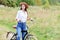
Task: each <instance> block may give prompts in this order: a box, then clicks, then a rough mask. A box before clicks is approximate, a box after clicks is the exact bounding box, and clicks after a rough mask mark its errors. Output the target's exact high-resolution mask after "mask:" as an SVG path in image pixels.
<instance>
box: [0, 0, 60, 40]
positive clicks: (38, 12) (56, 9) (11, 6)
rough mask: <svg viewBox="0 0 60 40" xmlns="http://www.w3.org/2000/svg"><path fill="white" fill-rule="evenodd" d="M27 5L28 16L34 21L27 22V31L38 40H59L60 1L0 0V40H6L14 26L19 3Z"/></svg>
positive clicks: (13, 30)
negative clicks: (7, 34)
mask: <svg viewBox="0 0 60 40" xmlns="http://www.w3.org/2000/svg"><path fill="white" fill-rule="evenodd" d="M20 2H26V3H28V4H29V8H28V15H29V17H31V18H33V19H34V21H33V22H31V21H27V25H28V27H29V31H30V33H31V34H33V35H35V36H36V37H37V38H38V40H60V0H0V40H6V33H7V32H8V31H12V32H16V30H15V29H13V28H12V26H13V25H16V24H17V22H16V19H15V17H16V13H17V11H18V10H19V9H20V7H19V3H20Z"/></svg>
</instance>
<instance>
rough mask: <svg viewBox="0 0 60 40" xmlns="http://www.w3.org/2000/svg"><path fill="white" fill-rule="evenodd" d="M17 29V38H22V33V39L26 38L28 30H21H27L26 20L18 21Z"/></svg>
mask: <svg viewBox="0 0 60 40" xmlns="http://www.w3.org/2000/svg"><path fill="white" fill-rule="evenodd" d="M16 30H17V38H16V40H20V38H21V33H22V40H24V36H25V34H26V32H21V31H24V30H27V27H26V22H18V24H17V28H16Z"/></svg>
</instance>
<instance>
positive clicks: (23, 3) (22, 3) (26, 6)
mask: <svg viewBox="0 0 60 40" xmlns="http://www.w3.org/2000/svg"><path fill="white" fill-rule="evenodd" d="M22 5H25V11H27V8H28V4H27V3H25V2H21V3H20V6H21V8H20V10H22Z"/></svg>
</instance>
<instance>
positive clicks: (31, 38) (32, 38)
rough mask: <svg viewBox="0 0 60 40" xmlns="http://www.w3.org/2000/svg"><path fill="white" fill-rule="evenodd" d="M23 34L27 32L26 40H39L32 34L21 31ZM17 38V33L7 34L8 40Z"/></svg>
mask: <svg viewBox="0 0 60 40" xmlns="http://www.w3.org/2000/svg"><path fill="white" fill-rule="evenodd" d="M13 28H16V26H14V27H13ZM27 28H28V27H27ZM21 32H26V34H25V36H24V40H37V38H36V36H34V35H33V34H30V33H29V32H28V31H21ZM16 37H17V33H14V32H11V31H9V32H7V35H6V38H7V39H8V40H16Z"/></svg>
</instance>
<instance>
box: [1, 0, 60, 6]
mask: <svg viewBox="0 0 60 40" xmlns="http://www.w3.org/2000/svg"><path fill="white" fill-rule="evenodd" d="M20 2H26V3H28V4H29V5H38V6H41V5H45V6H49V5H60V0H0V4H3V5H5V6H9V7H16V6H19V3H20Z"/></svg>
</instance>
